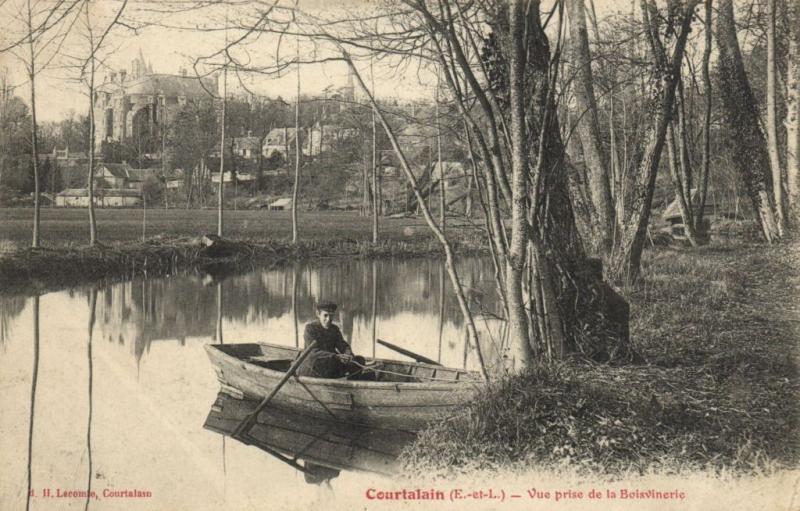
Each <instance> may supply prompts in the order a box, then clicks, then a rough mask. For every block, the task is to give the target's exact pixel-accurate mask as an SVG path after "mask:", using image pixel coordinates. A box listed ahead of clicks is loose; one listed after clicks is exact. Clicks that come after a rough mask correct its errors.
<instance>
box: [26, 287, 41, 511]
mask: <svg viewBox="0 0 800 511" xmlns="http://www.w3.org/2000/svg"><path fill="white" fill-rule="evenodd" d="M38 383H39V297H38V296H34V297H33V372H32V376H31V401H30V417H29V420H28V494H27V499H26V502H25V511H28V510H29V509H30V508H31V497H32V496H33V486H32V484H31V482H32V480H33V430H34V428H33V424H34V418H35V417H36V385H37V384H38Z"/></svg>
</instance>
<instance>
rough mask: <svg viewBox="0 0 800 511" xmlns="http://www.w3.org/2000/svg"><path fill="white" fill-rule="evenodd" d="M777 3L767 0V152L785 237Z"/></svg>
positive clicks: (777, 214)
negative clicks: (777, 84) (777, 78)
mask: <svg viewBox="0 0 800 511" xmlns="http://www.w3.org/2000/svg"><path fill="white" fill-rule="evenodd" d="M775 3H776V0H767V151H768V153H769V166H770V170H771V171H772V200H773V201H775V222H776V224H777V228H778V236H783V231H784V228H785V226H786V224H785V222H786V220H785V218H784V214H783V212H784V207H785V206H784V201H783V177H782V175H781V160H780V158H779V157H778V120H777V114H776V112H775V109H776V106H775V95H776V94H775V16H776V14H775Z"/></svg>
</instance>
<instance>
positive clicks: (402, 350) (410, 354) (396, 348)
mask: <svg viewBox="0 0 800 511" xmlns="http://www.w3.org/2000/svg"><path fill="white" fill-rule="evenodd" d="M377 341H378V343H379V344H381V345H382V346H386V347H387V348H389V349H390V350H394V351H396V352H398V353H402V354H403V355H405V356H407V357H411V358H413V359H414V360H416V361H417V362H422V363H425V364H430V365H434V366H440V365H442V364H440V363H439V362H436V361H434V360H431V359H429V358H428V357H423V356H422V355H417V354H416V353H414V352H413V351H408V350H407V349H405V348H401V347H400V346H397V345H396V344H392V343H390V342H386V341H384V340H383V339H378V340H377Z"/></svg>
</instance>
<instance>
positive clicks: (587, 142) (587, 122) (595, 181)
mask: <svg viewBox="0 0 800 511" xmlns="http://www.w3.org/2000/svg"><path fill="white" fill-rule="evenodd" d="M567 8H568V10H569V27H570V44H571V47H572V54H573V58H574V60H575V72H574V75H575V78H574V81H573V90H574V95H575V105H576V108H577V112H578V121H577V131H578V135H579V137H580V141H581V146H582V147H583V158H584V162H585V164H586V173H587V178H588V179H587V181H588V183H587V184H588V187H589V193H588V197H589V198H590V203H589V204H590V209H591V213H592V215H591V217H590V220H589V222H590V224H591V226H592V236H591V238H590V239H588V240H586V241H588V245H589V246H588V248H589V252H590V253H592V254H594V255H599V256H606V255H608V252H609V250H610V249H611V237H612V233H613V230H614V208H613V206H612V202H611V187H610V184H609V177H608V158H607V156H606V152H605V150H604V149H603V146H602V143H601V141H600V125H599V122H598V117H597V102H596V100H595V95H594V78H593V76H592V56H591V53H590V51H589V38H588V35H587V32H586V16H585V13H584V4H583V0H568V1H567Z"/></svg>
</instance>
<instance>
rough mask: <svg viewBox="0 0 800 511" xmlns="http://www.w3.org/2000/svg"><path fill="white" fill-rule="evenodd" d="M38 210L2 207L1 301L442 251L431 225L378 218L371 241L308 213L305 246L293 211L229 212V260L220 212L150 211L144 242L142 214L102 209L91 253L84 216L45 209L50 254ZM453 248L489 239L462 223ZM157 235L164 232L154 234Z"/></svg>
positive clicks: (342, 218) (326, 216)
mask: <svg viewBox="0 0 800 511" xmlns="http://www.w3.org/2000/svg"><path fill="white" fill-rule="evenodd" d="M31 214H32V209H30V208H17V209H0V293H3V294H36V293H41V292H43V291H46V290H53V289H59V288H64V287H69V286H72V285H76V284H81V283H86V282H91V281H100V280H107V279H126V278H131V277H134V276H137V275H150V276H154V275H165V274H172V273H177V272H181V271H187V270H193V269H200V270H204V271H208V272H210V273H238V272H242V271H247V270H248V269H250V268H252V267H254V266H264V265H274V264H280V263H281V262H283V261H290V260H292V261H296V260H304V259H311V258H314V259H320V258H325V257H366V258H375V257H390V256H394V257H410V256H434V257H439V256H440V255H441V253H442V249H441V245H440V244H439V243H438V242H437V241H436V240H435V239H434V238H433V237H432V235H431V233H430V229H429V228H428V226H427V225H426V224H425V222H424V220H422V219H419V218H400V219H388V218H381V219H380V229H379V240H380V241H379V242H378V243H376V244H373V243H371V239H372V220H371V218H369V217H362V216H359V215H358V214H357V213H355V212H337V211H325V212H303V213H301V214H300V216H299V221H298V224H299V231H300V239H301V241H300V242H299V243H297V244H292V243H291V234H292V223H291V216H290V213H289V212H287V211H227V212H226V213H225V238H226V240H231V241H234V242H236V244H237V245H236V246H234V247H233V249H232V250H230V251H226V252H225V253H223V254H219V253H213V251H209V250H206V249H204V248H203V247H202V246H201V245H200V244H199V242H198V240H199V238H200V235H202V234H206V233H213V232H216V218H217V212H216V211H214V210H184V209H171V210H163V209H160V210H151V211H148V212H147V223H146V232H145V234H146V235H147V233H150V234H149V235H147V237H146V241H144V242H143V241H141V240H142V211H141V210H136V209H99V210H98V211H97V217H98V233H99V239H100V242H101V243H100V245H99V246H97V247H93V248H90V247H88V246H86V239H87V220H86V214H87V213H86V210H84V209H63V208H44V209H43V210H42V220H41V225H42V228H41V239H42V242H41V245H42V248H39V249H30V248H27V247H28V245H29V243H30V228H31V225H30V222H31V219H30V215H31ZM457 224H460V226H459V228H458V230H457V232H456V231H455V230H454V231H452V232H451V237H452V238H453V242H454V249H455V250H456V251H457V252H459V253H462V254H465V253H475V252H478V251H481V250H482V244H481V240H482V236H480V235H477V234H476V233H477V229H476V228H475V227H474V226H472V225H470V224H468V223H465V222H464V221H463V220H457V219H452V220H451V226H455V225H457ZM156 233H158V234H157V235H156Z"/></svg>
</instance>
